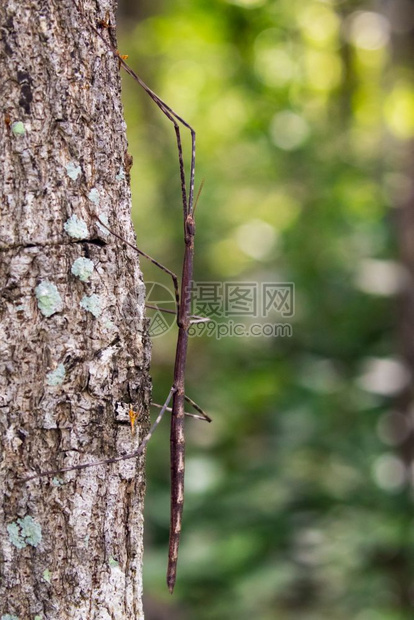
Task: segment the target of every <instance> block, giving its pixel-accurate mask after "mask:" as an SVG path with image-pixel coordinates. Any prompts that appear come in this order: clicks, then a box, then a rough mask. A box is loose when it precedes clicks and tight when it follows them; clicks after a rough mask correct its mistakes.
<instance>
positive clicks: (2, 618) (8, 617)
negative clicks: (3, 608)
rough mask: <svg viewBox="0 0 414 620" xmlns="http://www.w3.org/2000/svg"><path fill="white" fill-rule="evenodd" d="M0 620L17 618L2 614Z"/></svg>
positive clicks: (14, 619) (15, 619)
mask: <svg viewBox="0 0 414 620" xmlns="http://www.w3.org/2000/svg"><path fill="white" fill-rule="evenodd" d="M0 620H19V618H18V616H11V615H10V614H3V615H2V617H1V618H0Z"/></svg>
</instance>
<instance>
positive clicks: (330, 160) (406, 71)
mask: <svg viewBox="0 0 414 620" xmlns="http://www.w3.org/2000/svg"><path fill="white" fill-rule="evenodd" d="M403 4H404V3H403ZM375 6H376V5H375ZM152 10H155V8H154V7H153V9H152ZM150 11H151V7H150V9H149V10H148V12H146V14H145V15H141V19H140V20H139V22H138V23H136V22H132V21H131V20H129V21H128V23H126V22H124V23H122V24H121V25H122V26H123V30H122V37H121V42H120V47H121V49H122V52H123V53H124V52H125V53H128V54H129V61H128V62H130V64H131V65H132V66H133V67H134V68H136V70H137V71H138V73H139V74H140V76H141V77H142V78H143V79H144V80H145V81H146V82H147V83H148V84H149V85H150V86H151V88H153V89H154V90H155V91H156V92H157V93H158V94H159V95H160V96H161V97H162V98H163V99H164V100H165V101H166V102H168V104H169V105H170V106H172V107H173V109H174V110H176V111H177V112H178V113H179V114H180V115H181V116H183V117H184V118H185V119H186V120H187V121H188V122H190V123H191V125H192V126H193V127H195V128H196V130H197V179H198V182H199V181H200V180H201V179H202V178H205V179H206V182H205V188H204V190H203V193H202V195H201V199H200V204H199V206H198V208H197V238H196V265H195V279H196V280H198V281H220V282H225V281H240V282H258V283H261V282H294V284H295V291H296V293H295V304H296V305H295V316H294V317H293V319H292V320H290V321H289V322H291V324H292V327H293V335H292V337H290V338H281V337H280V338H236V337H233V338H223V339H221V340H219V341H218V340H217V339H215V338H211V337H210V338H208V337H203V338H193V339H192V341H191V344H190V353H189V367H188V379H187V384H188V393H189V395H190V396H191V397H193V398H195V399H196V400H197V402H199V403H200V404H201V405H202V406H203V407H204V408H205V409H206V410H207V411H208V412H209V414H211V415H212V416H213V418H214V422H213V424H211V425H207V424H203V423H198V422H196V421H193V420H189V421H187V425H186V429H187V437H188V449H187V472H186V502H185V511H184V512H185V514H184V529H183V536H182V543H181V552H180V559H179V571H178V584H177V587H176V591H175V594H174V597H173V599H171V597H170V596H169V594H168V592H167V589H166V586H165V582H164V574H165V569H166V558H167V540H168V520H169V497H168V496H169V479H168V478H169V466H168V458H169V457H168V450H169V439H168V423H167V421H164V424H163V428H162V429H161V430H160V431H159V432H158V431H157V432H158V435H157V436H156V437H155V438H154V440H153V441H152V443H151V445H150V447H149V450H148V457H147V458H148V476H149V481H148V491H147V499H146V537H147V544H146V559H145V591H146V596H147V620H150V619H151V618H164V617H165V618H175V617H177V618H180V619H191V620H192V619H194V618H197V619H199V620H213V619H226V620H227V619H230V618H237V619H238V620H247V619H249V620H250V619H251V618H258V619H260V620H271V619H274V618H277V619H278V620H302V619H303V620H305V619H306V620H323V619H329V620H342V619H344V620H349V619H353V620H397V619H398V620H401V619H408V618H412V617H414V616H413V614H414V612H413V611H411V613H410V605H411V604H412V602H413V599H414V589H413V572H412V567H410V557H411V559H412V554H413V545H414V540H413V539H414V533H413V522H412V514H411V513H410V507H411V509H412V504H411V503H410V501H411V500H410V498H409V495H408V493H407V492H406V490H405V485H404V469H403V466H402V464H401V460H400V459H399V455H398V444H399V439H398V437H396V436H395V434H393V433H392V432H391V431H390V429H389V419H390V412H391V410H392V406H393V396H394V394H395V393H396V392H397V391H398V389H399V388H400V387H401V382H402V381H403V379H404V377H403V376H402V375H403V370H402V368H401V365H400V364H399V362H398V360H396V359H395V356H396V352H395V316H394V305H395V293H396V292H397V290H398V273H399V272H398V265H397V264H396V263H395V262H394V261H393V260H392V259H393V257H394V256H395V243H396V242H395V238H394V231H393V229H392V226H391V225H390V222H391V221H392V217H391V209H390V207H391V206H392V203H393V201H394V198H393V196H394V195H395V191H396V190H398V191H402V188H403V186H404V177H403V175H402V174H401V171H399V170H398V167H399V163H398V157H399V152H400V151H399V149H400V146H399V145H398V141H403V142H404V141H408V140H410V139H411V138H412V137H413V135H414V89H413V80H412V69H410V68H408V67H407V66H404V64H403V63H402V62H401V63H398V62H394V63H393V62H392V60H391V46H390V39H391V37H392V36H403V35H404V29H403V28H400V30H399V31H398V32H399V34H398V32H397V35H396V34H395V32H394V31H393V27H394V23H393V21H392V19H391V18H390V19H388V18H387V16H384V15H382V14H380V13H378V12H376V11H375V7H374V4H373V5H372V6H371V5H370V4H369V3H366V2H365V3H362V2H358V1H356V0H355V1H352V0H344V1H342V2H341V1H337V2H335V1H333V0H331V1H329V0H325V1H313V0H311V1H309V2H301V1H299V0H273V1H272V0H268V1H266V0H227V1H226V0H209V1H207V0H193V1H192V2H188V1H186V0H170V1H169V2H168V3H167V2H165V3H164V4H162V5H159V6H158V11H157V12H156V13H151V12H150ZM403 21H404V20H403ZM395 28H396V29H397V27H395ZM397 30H398V29H397ZM124 103H125V111H126V117H127V124H128V138H129V143H130V152H131V153H133V156H134V166H133V168H132V193H133V201H134V212H133V217H134V222H135V225H136V230H137V239H138V243H139V246H140V247H141V248H142V249H144V250H145V251H146V252H149V253H150V254H151V255H152V256H154V257H157V258H158V259H159V260H160V261H161V262H163V263H164V264H166V265H168V266H169V267H170V268H171V269H173V270H175V271H176V272H177V273H179V271H180V261H181V257H182V252H183V241H182V220H181V206H180V190H179V176H178V162H177V153H176V146H175V142H174V131H173V128H172V126H171V125H170V123H169V122H168V121H167V120H166V119H165V118H164V117H163V115H162V114H161V113H160V112H159V110H157V109H156V107H155V106H154V104H153V103H152V102H151V101H150V100H149V99H148V98H146V96H145V94H143V93H142V92H141V91H140V90H139V88H138V87H137V86H136V84H134V83H133V82H131V81H130V79H129V78H128V76H127V77H125V79H124ZM184 143H185V148H186V152H187V154H188V155H187V163H188V161H189V155H190V144H189V140H188V136H185V139H184ZM142 268H143V270H144V274H145V278H146V280H147V281H156V282H161V283H163V284H165V285H166V286H170V282H169V281H168V279H166V278H165V277H164V274H162V272H157V271H152V270H151V268H150V267H148V266H147V265H145V264H144V263H142ZM278 320H279V321H280V317H278ZM173 361H174V332H170V333H169V334H167V335H165V336H163V337H160V338H157V339H154V343H153V361H152V375H153V383H154V400H155V401H156V402H163V400H164V399H165V396H166V394H167V393H168V390H169V387H170V385H171V380H172V366H173ZM410 593H411V594H410ZM410 596H411V602H410ZM157 606H158V607H157ZM157 609H158V611H156V610H157ZM160 609H161V610H164V611H163V612H162V611H160ZM163 614H164V615H163Z"/></svg>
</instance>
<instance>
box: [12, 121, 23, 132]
mask: <svg viewBox="0 0 414 620" xmlns="http://www.w3.org/2000/svg"><path fill="white" fill-rule="evenodd" d="M11 130H12V132H13V134H14V135H15V136H24V135H25V133H26V129H25V126H24V125H23V123H22V121H16V122H15V123H13V124H12V126H11Z"/></svg>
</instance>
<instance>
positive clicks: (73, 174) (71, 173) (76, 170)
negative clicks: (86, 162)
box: [65, 161, 82, 181]
mask: <svg viewBox="0 0 414 620" xmlns="http://www.w3.org/2000/svg"><path fill="white" fill-rule="evenodd" d="M65 168H66V172H67V175H68V177H70V178H71V179H72V180H73V181H76V179H77V178H78V176H79V175H80V173H81V172H82V168H81V167H80V166H76V165H75V164H74V163H73V161H70V162H69V163H68V164H66V166H65Z"/></svg>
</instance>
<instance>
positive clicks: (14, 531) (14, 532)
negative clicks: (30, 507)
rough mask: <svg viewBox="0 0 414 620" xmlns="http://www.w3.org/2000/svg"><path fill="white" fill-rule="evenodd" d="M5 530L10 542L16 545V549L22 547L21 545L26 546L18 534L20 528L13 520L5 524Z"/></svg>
mask: <svg viewBox="0 0 414 620" xmlns="http://www.w3.org/2000/svg"><path fill="white" fill-rule="evenodd" d="M7 532H8V534H9V539H10V542H11V544H12V545H14V546H15V547H17V549H23V547H26V543H25V542H24V540H23V538H22V537H21V536H20V528H19V526H18V525H17V523H16V522H15V521H13V523H9V525H8V526H7Z"/></svg>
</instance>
